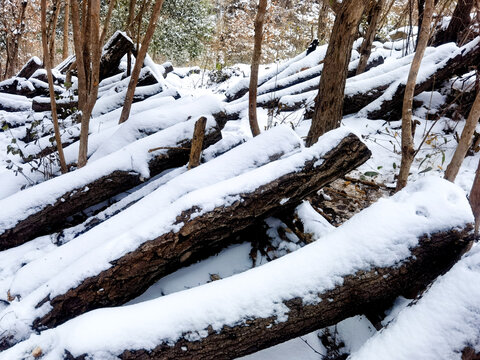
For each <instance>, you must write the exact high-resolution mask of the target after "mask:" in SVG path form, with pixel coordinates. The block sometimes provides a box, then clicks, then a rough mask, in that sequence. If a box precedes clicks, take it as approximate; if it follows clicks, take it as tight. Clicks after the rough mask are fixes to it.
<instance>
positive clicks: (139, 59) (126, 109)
mask: <svg viewBox="0 0 480 360" xmlns="http://www.w3.org/2000/svg"><path fill="white" fill-rule="evenodd" d="M162 5H163V0H155V4H154V6H153V9H152V15H151V16H150V21H149V22H148V27H147V31H146V33H145V36H144V37H143V40H142V45H141V47H140V49H138V51H137V55H136V59H135V66H134V67H133V71H132V75H131V78H130V83H129V84H128V90H127V94H126V95H125V102H124V104H123V109H122V113H121V115H120V119H119V120H118V123H119V124H121V123H124V122H125V121H127V119H128V117H129V116H130V109H131V108H132V102H133V95H134V94H135V88H136V87H137V82H138V77H139V75H140V70H141V69H142V66H143V61H144V60H145V56H146V55H147V51H148V46H149V45H150V41H151V40H152V37H153V33H154V32H155V27H156V26H157V20H158V16H159V15H160V11H161V10H162Z"/></svg>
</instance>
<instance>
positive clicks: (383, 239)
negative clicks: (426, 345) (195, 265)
mask: <svg viewBox="0 0 480 360" xmlns="http://www.w3.org/2000/svg"><path fill="white" fill-rule="evenodd" d="M438 195H440V196H438ZM426 198H428V199H431V202H425V201H423V199H426ZM452 214H455V216H452ZM379 218H382V219H384V221H382V222H381V223H379V222H378V219H379ZM472 221H473V216H472V213H471V210H470V208H469V205H468V201H467V199H466V197H465V194H464V193H463V191H462V190H461V189H460V188H459V187H457V186H455V185H454V184H451V183H448V182H447V181H444V180H441V179H438V178H426V179H423V180H420V181H419V182H417V183H416V184H414V185H411V186H409V187H407V188H406V189H405V190H403V191H402V192H401V193H399V194H398V195H395V196H393V197H392V198H389V199H384V200H383V201H382V202H378V203H376V204H374V205H373V206H371V207H370V208H368V209H366V210H365V211H363V212H362V213H360V214H358V215H356V216H355V217H354V218H353V219H352V220H351V221H349V222H348V223H346V224H345V225H343V226H342V227H341V228H339V229H336V230H334V231H331V232H329V233H328V234H326V235H325V236H324V237H322V239H321V241H317V242H314V243H312V244H310V245H308V246H306V247H305V248H304V249H300V250H298V251H296V252H294V253H293V254H289V255H287V256H285V257H283V258H282V259H279V260H277V261H272V262H270V263H269V264H265V265H263V266H261V267H258V268H256V269H252V270H250V271H248V272H246V273H243V274H240V275H236V276H232V277H230V278H228V279H223V280H221V281H215V282H213V283H210V284H207V285H204V286H200V287H196V288H193V289H189V290H185V291H182V292H178V293H176V294H172V295H168V296H162V297H159V298H156V299H153V300H151V301H149V302H147V303H140V304H136V305H132V306H129V307H121V308H116V309H112V308H109V309H100V310H97V311H94V312H91V313H89V314H86V315H84V316H80V317H78V318H77V319H74V320H72V321H69V322H68V323H66V324H64V325H61V326H58V327H57V328H55V329H53V330H49V331H45V332H42V333H41V334H39V336H32V337H30V338H29V339H28V340H26V341H24V342H23V343H21V344H19V345H17V346H15V347H14V348H12V349H10V350H7V351H6V352H5V353H4V354H5V355H4V356H5V359H7V358H19V359H25V358H27V357H28V356H30V353H31V352H32V351H33V349H36V348H37V347H38V348H40V349H41V350H42V352H43V353H44V354H45V355H47V356H48V355H49V354H56V356H61V355H63V354H65V355H67V358H68V359H85V358H88V357H92V358H95V357H96V356H103V357H112V358H114V357H119V358H122V359H137V360H138V359H142V360H145V359H187V358H188V359H192V358H193V359H212V358H215V359H232V358H236V357H239V356H243V355H246V354H249V353H252V352H255V351H258V350H261V349H263V348H266V347H269V346H272V345H275V344H278V343H280V342H283V341H286V340H289V339H291V338H294V337H297V336H301V335H303V334H306V333H309V332H311V331H314V330H317V329H319V328H322V327H326V326H329V325H332V324H336V323H337V322H339V321H340V320H342V319H344V318H347V317H350V316H353V315H356V314H361V313H365V312H368V310H370V309H372V308H376V307H377V306H381V305H385V304H388V305H389V304H391V301H392V300H393V299H395V298H396V297H397V296H398V295H400V294H405V293H407V294H408V295H411V294H412V293H416V292H418V291H419V290H423V289H424V288H425V286H426V285H428V284H429V283H430V282H431V281H432V280H433V279H434V278H435V277H437V276H438V275H439V274H441V273H443V272H445V271H446V270H448V269H449V268H450V267H451V266H452V265H453V264H454V263H455V262H456V260H457V259H458V258H459V256H460V255H461V254H462V253H463V252H464V251H465V250H466V249H468V247H469V246H470V245H471V243H472V239H473V233H472V224H471V222H472ZM367 224H376V225H377V226H365V225H367ZM477 268H478V266H470V270H471V269H474V270H473V271H475V272H478V271H477ZM460 274H461V275H462V274H464V273H462V272H460ZM476 276H477V277H478V275H476ZM462 277H463V275H462ZM473 283H475V282H473ZM472 286H474V285H472ZM461 288H462V289H465V287H464V286H463V287H462V286H461ZM102 290H103V289H102ZM464 291H465V290H464ZM466 293H467V294H468V291H467V292H466ZM443 297H444V296H442V299H443ZM470 299H472V298H471V297H470ZM473 299H475V300H476V298H475V297H473ZM470 302H472V300H471V301H470ZM446 303H447V305H448V306H452V304H453V305H455V304H456V303H450V302H446ZM429 310H431V309H430V307H429ZM469 311H470V312H471V313H472V314H473V313H475V309H471V310H470V309H469ZM433 312H434V313H435V315H437V316H440V317H444V315H445V313H443V312H440V313H439V314H437V313H436V312H435V311H433ZM430 313H432V311H430ZM447 313H448V312H447ZM475 316H476V315H475ZM469 320H471V318H470V319H469ZM92 321H95V324H96V326H95V327H94V328H92V326H91V324H92ZM447 323H448V324H452V322H451V321H450V322H448V321H447ZM453 323H456V322H453ZM470 324H471V325H472V326H473V327H476V323H475V321H470ZM434 326H435V325H434ZM403 333H404V332H403ZM70 334H76V336H78V337H79V338H81V339H82V341H81V342H78V341H76V340H74V341H70V340H69V339H70V338H71V337H68V335H70ZM380 335H381V334H380ZM432 338H433V339H435V337H432ZM457 338H458V337H457ZM65 339H68V340H67V341H65ZM126 343H127V344H128V345H125V344H126ZM420 345H421V344H420ZM420 348H421V347H420ZM0 358H1V356H0ZM2 360H3V359H2Z"/></svg>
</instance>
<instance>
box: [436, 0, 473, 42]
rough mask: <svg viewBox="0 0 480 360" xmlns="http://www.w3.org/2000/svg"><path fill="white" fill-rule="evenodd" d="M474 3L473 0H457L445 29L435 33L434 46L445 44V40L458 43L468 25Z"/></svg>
mask: <svg viewBox="0 0 480 360" xmlns="http://www.w3.org/2000/svg"><path fill="white" fill-rule="evenodd" d="M474 4H475V1H474V0H458V2H457V6H456V7H455V10H454V11H453V14H452V19H451V20H450V23H449V24H448V27H447V29H446V30H443V31H439V32H438V33H437V34H436V35H435V40H434V42H433V44H434V46H438V45H440V44H445V43H447V42H456V43H458V41H459V40H460V39H461V36H462V34H463V32H464V31H465V30H466V29H467V28H468V26H469V25H470V22H471V19H470V13H471V12H472V9H473V5H474Z"/></svg>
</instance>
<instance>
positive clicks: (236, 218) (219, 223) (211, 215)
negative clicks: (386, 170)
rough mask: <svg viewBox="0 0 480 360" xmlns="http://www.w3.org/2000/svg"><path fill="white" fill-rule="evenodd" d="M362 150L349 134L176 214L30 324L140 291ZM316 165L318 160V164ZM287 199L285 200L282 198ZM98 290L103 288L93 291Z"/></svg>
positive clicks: (339, 171) (348, 166) (304, 191)
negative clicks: (165, 228)
mask: <svg viewBox="0 0 480 360" xmlns="http://www.w3.org/2000/svg"><path fill="white" fill-rule="evenodd" d="M369 157H370V151H369V150H368V148H367V147H366V146H365V145H364V144H363V143H362V142H361V141H360V140H359V139H358V138H357V137H356V136H355V135H353V134H348V135H346V136H345V137H344V138H343V139H342V140H341V141H340V143H339V144H338V145H337V146H336V147H334V148H333V149H331V150H330V151H329V152H327V153H326V154H325V155H323V156H322V157H321V159H322V162H321V163H320V161H319V156H313V159H310V160H307V161H306V162H305V163H304V164H303V167H302V168H300V169H299V170H297V171H293V172H291V173H287V174H285V175H283V176H281V177H279V178H276V179H275V180H273V181H270V182H266V183H265V184H263V185H261V186H259V187H258V188H257V189H255V190H252V191H249V192H246V193H245V192H243V193H241V194H240V193H239V194H238V195H239V196H240V197H241V198H242V201H236V202H234V203H233V204H231V205H229V206H219V207H217V208H215V209H214V210H212V211H209V212H206V213H204V214H202V215H198V216H195V217H193V218H192V217H191V215H192V213H195V211H196V210H195V209H196V207H195V206H194V208H192V209H190V210H188V211H184V212H182V213H181V214H179V215H178V217H177V221H178V223H179V224H180V223H182V224H183V225H182V227H181V228H180V230H179V231H177V232H175V233H174V232H169V233H166V234H163V235H161V236H159V237H158V238H155V239H152V240H150V241H147V242H144V243H143V244H142V245H140V246H139V247H138V248H137V249H136V250H134V251H131V252H129V253H128V254H125V255H124V256H122V257H121V258H119V259H117V260H115V261H114V262H113V263H112V267H111V268H109V269H107V270H105V271H102V272H100V273H99V274H97V275H96V276H92V277H89V278H86V279H85V280H84V281H83V282H82V283H81V284H79V285H78V286H77V287H75V288H72V289H70V290H68V291H67V292H66V293H64V294H61V295H58V296H56V297H54V298H52V299H45V301H48V302H49V303H50V305H51V306H52V308H51V310H50V311H49V312H48V313H47V314H46V315H44V316H42V317H41V318H38V319H36V320H35V323H34V326H35V328H40V327H53V326H56V325H58V324H60V323H63V322H65V321H66V320H68V319H70V318H72V317H74V316H76V315H79V314H81V313H84V312H86V311H89V310H92V309H95V308H98V307H104V306H115V305H120V304H123V303H125V302H126V301H128V300H130V299H132V298H134V297H136V296H138V295H140V294H141V293H142V292H144V291H145V290H146V289H147V288H148V287H149V286H150V285H151V284H153V283H154V282H155V281H157V280H158V279H159V278H161V277H162V276H165V275H167V274H168V273H171V272H172V271H175V270H176V269H178V268H180V267H182V266H185V265H187V264H189V263H191V262H193V261H195V260H197V259H198V258H200V257H203V256H202V255H205V254H210V253H211V252H212V251H215V250H218V249H219V248H221V247H223V246H225V245H228V244H226V243H225V242H226V240H227V239H232V237H231V234H232V233H236V232H238V231H240V230H243V229H245V228H246V227H248V226H249V225H251V224H252V223H254V222H255V221H256V220H257V219H259V218H261V217H265V216H270V215H271V214H273V213H275V211H278V210H279V209H285V207H288V206H295V205H297V204H298V203H299V202H300V201H301V200H302V199H303V198H304V197H306V196H307V195H309V194H311V193H312V192H315V191H316V190H318V189H319V188H321V187H322V186H324V185H326V184H328V183H329V182H331V181H333V180H334V179H336V178H338V177H340V176H342V175H344V174H345V173H347V172H349V171H351V170H352V169H354V168H356V167H357V166H359V165H360V164H362V163H364V162H365V161H366V160H367V159H368V158H369ZM319 163H320V164H319ZM285 198H287V199H289V200H288V201H287V203H285V202H284V201H283V205H282V201H281V200H282V199H285ZM98 289H103V291H101V292H99V291H97V290H98Z"/></svg>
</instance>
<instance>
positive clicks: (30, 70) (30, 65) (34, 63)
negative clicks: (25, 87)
mask: <svg viewBox="0 0 480 360" xmlns="http://www.w3.org/2000/svg"><path fill="white" fill-rule="evenodd" d="M42 66H43V64H42V60H40V59H39V58H38V57H36V56H34V57H32V58H31V59H30V60H28V61H27V62H26V63H25V65H23V67H22V68H21V69H20V71H19V72H18V73H17V75H16V76H17V77H20V78H25V79H28V78H29V77H30V76H32V75H33V74H34V73H35V71H37V70H38V69H41V68H42Z"/></svg>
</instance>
